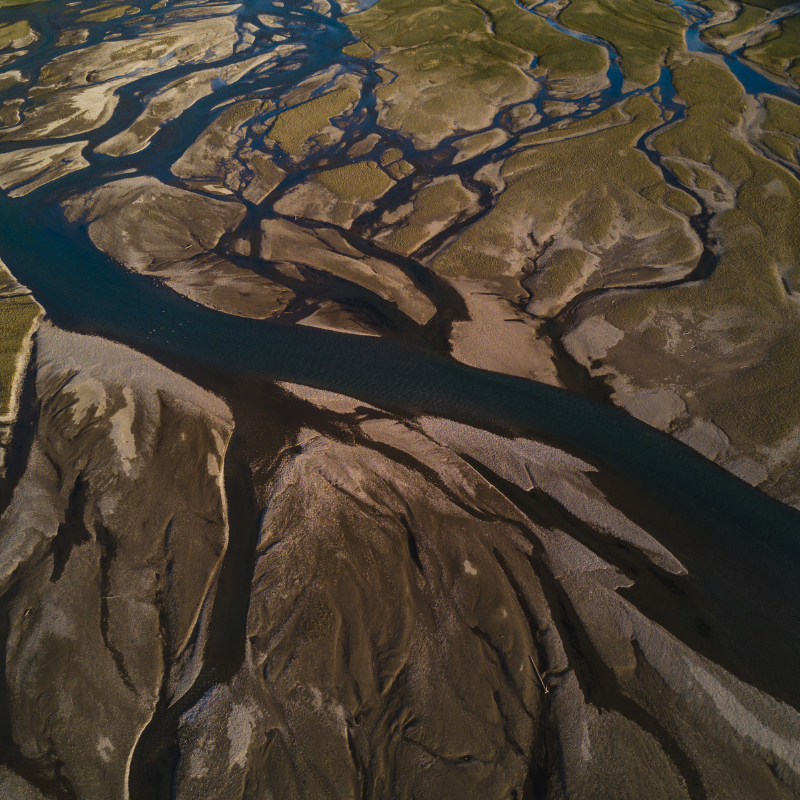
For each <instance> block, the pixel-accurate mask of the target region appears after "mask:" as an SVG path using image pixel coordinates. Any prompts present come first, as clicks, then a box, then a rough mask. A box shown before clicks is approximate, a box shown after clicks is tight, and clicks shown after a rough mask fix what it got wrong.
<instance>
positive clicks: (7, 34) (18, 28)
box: [0, 19, 33, 49]
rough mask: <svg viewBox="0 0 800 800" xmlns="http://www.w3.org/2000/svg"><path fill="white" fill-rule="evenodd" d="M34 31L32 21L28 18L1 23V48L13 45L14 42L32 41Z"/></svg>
mask: <svg viewBox="0 0 800 800" xmlns="http://www.w3.org/2000/svg"><path fill="white" fill-rule="evenodd" d="M32 33H33V31H32V29H31V26H30V23H29V22H28V20H26V19H22V20H20V21H19V22H12V23H9V24H7V25H0V49H5V48H6V47H12V46H13V45H14V42H23V41H26V40H28V41H30V37H31V35H32ZM23 46H24V45H23Z"/></svg>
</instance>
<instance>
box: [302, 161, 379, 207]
mask: <svg viewBox="0 0 800 800" xmlns="http://www.w3.org/2000/svg"><path fill="white" fill-rule="evenodd" d="M316 179H317V180H318V181H319V182H320V183H321V184H322V185H323V186H325V187H326V188H328V189H330V190H331V191H332V192H333V193H334V194H335V195H337V196H338V197H341V198H342V199H343V200H349V201H351V202H354V203H355V202H364V201H370V200H376V199H377V198H379V197H380V196H381V195H382V194H384V193H386V192H387V191H388V190H389V188H391V187H392V186H393V185H394V181H393V180H392V179H391V178H390V177H389V176H388V175H387V174H386V173H385V172H384V171H383V170H381V169H380V168H379V167H378V165H377V164H376V163H375V162H374V161H361V162H359V163H358V164H348V165H347V166H345V167H338V168H337V169H329V170H326V171H325V172H320V173H319V174H318V175H317V176H316Z"/></svg>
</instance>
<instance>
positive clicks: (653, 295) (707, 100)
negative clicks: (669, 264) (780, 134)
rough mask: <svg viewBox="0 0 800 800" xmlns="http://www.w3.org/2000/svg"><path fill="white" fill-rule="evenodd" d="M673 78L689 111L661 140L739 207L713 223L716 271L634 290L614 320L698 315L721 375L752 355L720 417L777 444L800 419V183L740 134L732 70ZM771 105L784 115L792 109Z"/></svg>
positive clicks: (629, 322) (687, 70)
mask: <svg viewBox="0 0 800 800" xmlns="http://www.w3.org/2000/svg"><path fill="white" fill-rule="evenodd" d="M673 77H674V82H675V86H676V89H677V90H678V93H679V94H680V96H681V97H682V98H683V99H684V100H685V101H686V102H687V104H688V113H687V117H686V119H685V120H683V121H681V122H680V123H678V124H676V125H675V126H672V127H671V128H669V129H668V130H666V131H665V132H664V133H662V134H661V135H660V136H658V137H657V138H656V139H655V146H656V147H657V149H658V150H659V151H660V152H662V153H664V154H665V155H667V156H673V157H678V158H681V159H688V160H689V161H691V162H695V163H696V164H697V165H698V166H699V168H700V169H702V168H705V170H706V174H708V175H709V176H712V177H713V176H714V175H719V176H720V179H721V180H723V181H726V182H728V184H729V185H731V186H733V187H734V188H735V190H736V205H735V207H734V208H731V209H729V210H727V211H724V212H723V213H721V214H719V215H718V216H717V218H716V219H715V221H714V226H713V227H714V231H715V236H716V238H717V239H718V241H719V244H720V249H721V253H720V255H719V259H718V261H717V264H716V267H715V269H714V271H713V273H712V274H711V275H710V277H708V278H707V279H706V280H705V281H703V282H701V283H692V284H687V285H685V286H680V287H675V288H670V289H665V290H651V291H648V292H638V293H632V294H630V295H629V296H627V297H625V298H622V299H619V300H617V301H616V302H615V303H614V305H613V307H612V308H611V309H609V312H608V314H607V317H608V319H609V321H611V322H612V323H613V324H614V325H617V326H618V327H620V328H622V329H623V330H626V331H634V332H636V331H638V332H639V334H642V333H643V332H644V330H645V328H646V327H647V326H648V324H649V322H648V320H651V319H653V317H654V315H656V314H660V313H664V314H666V315H667V316H670V317H671V318H672V319H678V318H679V317H681V318H683V319H691V320H694V323H693V324H696V325H704V326H705V328H704V329H705V330H708V331H710V332H709V333H708V334H706V335H701V339H705V340H708V339H709V338H713V339H714V340H715V341H717V342H718V355H719V361H718V365H719V370H720V372H724V363H725V362H726V360H727V361H729V362H731V363H736V359H737V355H736V354H737V352H739V353H742V354H747V353H749V354H750V355H748V356H747V358H746V360H745V363H746V364H747V366H744V367H742V368H738V369H734V370H733V371H732V372H731V373H730V374H728V375H726V376H725V378H724V386H725V389H724V392H721V393H720V396H719V397H717V398H716V400H715V401H714V403H713V413H714V419H715V420H716V421H717V422H718V423H719V424H720V425H722V427H723V428H724V429H725V430H726V432H728V433H729V434H731V435H734V436H738V437H743V438H745V439H749V440H751V441H755V442H760V443H764V444H774V443H775V442H777V441H778V440H779V439H780V438H781V437H782V436H784V435H786V434H787V433H788V432H789V431H791V430H793V429H794V427H795V426H797V425H798V424H800V393H798V392H797V391H796V387H797V385H800V325H798V310H797V294H796V293H797V292H798V291H800V215H798V213H797V209H798V208H800V182H798V181H797V179H796V178H795V177H794V176H792V175H791V174H790V173H789V172H787V171H786V170H785V169H782V168H781V167H780V166H778V165H777V164H775V163H774V162H772V161H770V160H769V159H767V158H764V157H763V156H761V155H760V154H758V153H757V152H755V150H754V149H753V148H751V147H750V146H748V145H747V144H746V143H745V142H744V141H743V140H742V139H741V138H740V137H738V136H737V135H735V131H736V130H737V128H738V126H739V124H740V122H741V119H742V114H743V111H744V105H743V93H742V89H741V86H740V85H739V84H738V82H737V81H736V80H735V79H734V78H733V76H732V75H731V74H730V73H729V72H728V71H727V70H726V69H724V68H722V67H719V66H717V65H715V64H713V63H711V62H710V61H708V60H706V59H702V58H696V59H692V60H690V61H686V62H684V63H681V64H676V65H675V67H674V69H673ZM770 105H771V108H772V109H776V114H777V116H778V117H780V115H781V113H786V112H785V110H784V109H783V108H782V107H781V106H779V105H776V104H775V103H773V102H771V104H770ZM787 116H788V115H787ZM667 163H669V164H671V163H674V162H670V161H669V160H668V161H667ZM674 172H675V175H676V177H677V178H678V180H680V181H682V182H687V181H688V180H689V179H690V176H689V175H688V174H687V173H688V172H690V171H689V170H687V169H686V168H685V167H684V169H683V170H678V169H675V170H674ZM687 185H688V184H687ZM709 326H710V327H709ZM685 333H686V335H687V336H692V335H695V336H696V335H697V334H698V331H697V330H695V331H691V330H687V331H685Z"/></svg>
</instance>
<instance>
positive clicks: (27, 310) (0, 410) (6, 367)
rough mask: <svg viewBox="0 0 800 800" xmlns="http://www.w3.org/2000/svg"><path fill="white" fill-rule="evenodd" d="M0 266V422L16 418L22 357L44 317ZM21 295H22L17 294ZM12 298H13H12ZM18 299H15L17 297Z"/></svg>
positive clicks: (37, 306) (38, 306)
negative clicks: (37, 325) (0, 420)
mask: <svg viewBox="0 0 800 800" xmlns="http://www.w3.org/2000/svg"><path fill="white" fill-rule="evenodd" d="M22 292H24V288H23V287H22V286H20V285H19V284H18V283H17V282H16V281H15V280H14V277H13V276H12V275H11V273H10V272H9V271H8V270H7V269H6V267H5V265H3V264H2V262H0V419H2V420H8V419H10V418H13V417H14V416H15V414H16V408H15V403H16V401H17V396H16V395H17V393H18V391H19V385H20V381H21V380H22V373H23V372H24V370H25V368H26V366H27V365H26V363H24V360H23V358H22V355H23V354H24V353H25V351H26V350H27V348H28V345H29V341H30V337H31V336H32V335H33V331H34V330H35V327H36V324H37V323H38V321H39V318H40V317H41V315H42V307H41V306H40V305H39V304H38V303H37V302H36V301H35V300H34V299H33V298H32V297H31V296H30V295H28V294H21V293H22ZM18 293H20V294H18ZM9 295H11V296H9ZM15 295H16V296H15Z"/></svg>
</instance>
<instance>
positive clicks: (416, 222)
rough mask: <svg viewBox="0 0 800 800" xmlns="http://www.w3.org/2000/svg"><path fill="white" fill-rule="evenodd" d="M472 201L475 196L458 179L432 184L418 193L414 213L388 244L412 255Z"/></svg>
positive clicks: (388, 239) (391, 236)
mask: <svg viewBox="0 0 800 800" xmlns="http://www.w3.org/2000/svg"><path fill="white" fill-rule="evenodd" d="M472 201H473V196H472V194H471V193H470V192H468V191H467V190H466V189H465V188H464V187H463V185H462V184H461V181H460V180H459V178H457V177H456V176H452V177H449V178H447V179H446V180H440V181H437V182H436V183H433V184H430V185H428V186H426V187H425V188H424V189H422V190H420V191H419V192H418V193H417V194H416V196H415V197H414V209H413V211H412V212H411V214H409V215H408V217H407V218H406V220H405V222H404V223H403V225H402V227H400V228H398V229H397V230H396V231H394V232H393V233H392V234H391V235H390V236H389V237H387V239H386V243H387V244H388V246H389V247H390V248H391V249H392V250H394V251H395V252H397V253H402V254H403V255H410V254H411V253H413V252H414V251H415V250H416V249H417V248H419V247H420V246H421V245H422V244H424V243H425V242H427V241H428V239H430V238H431V237H432V236H434V235H435V234H436V233H438V232H439V231H440V230H442V229H443V228H444V226H445V225H446V224H449V223H450V222H451V221H452V220H454V219H456V218H457V217H458V216H459V215H460V214H461V213H462V212H463V211H465V210H466V209H467V208H469V206H470V205H471V203H472Z"/></svg>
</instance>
